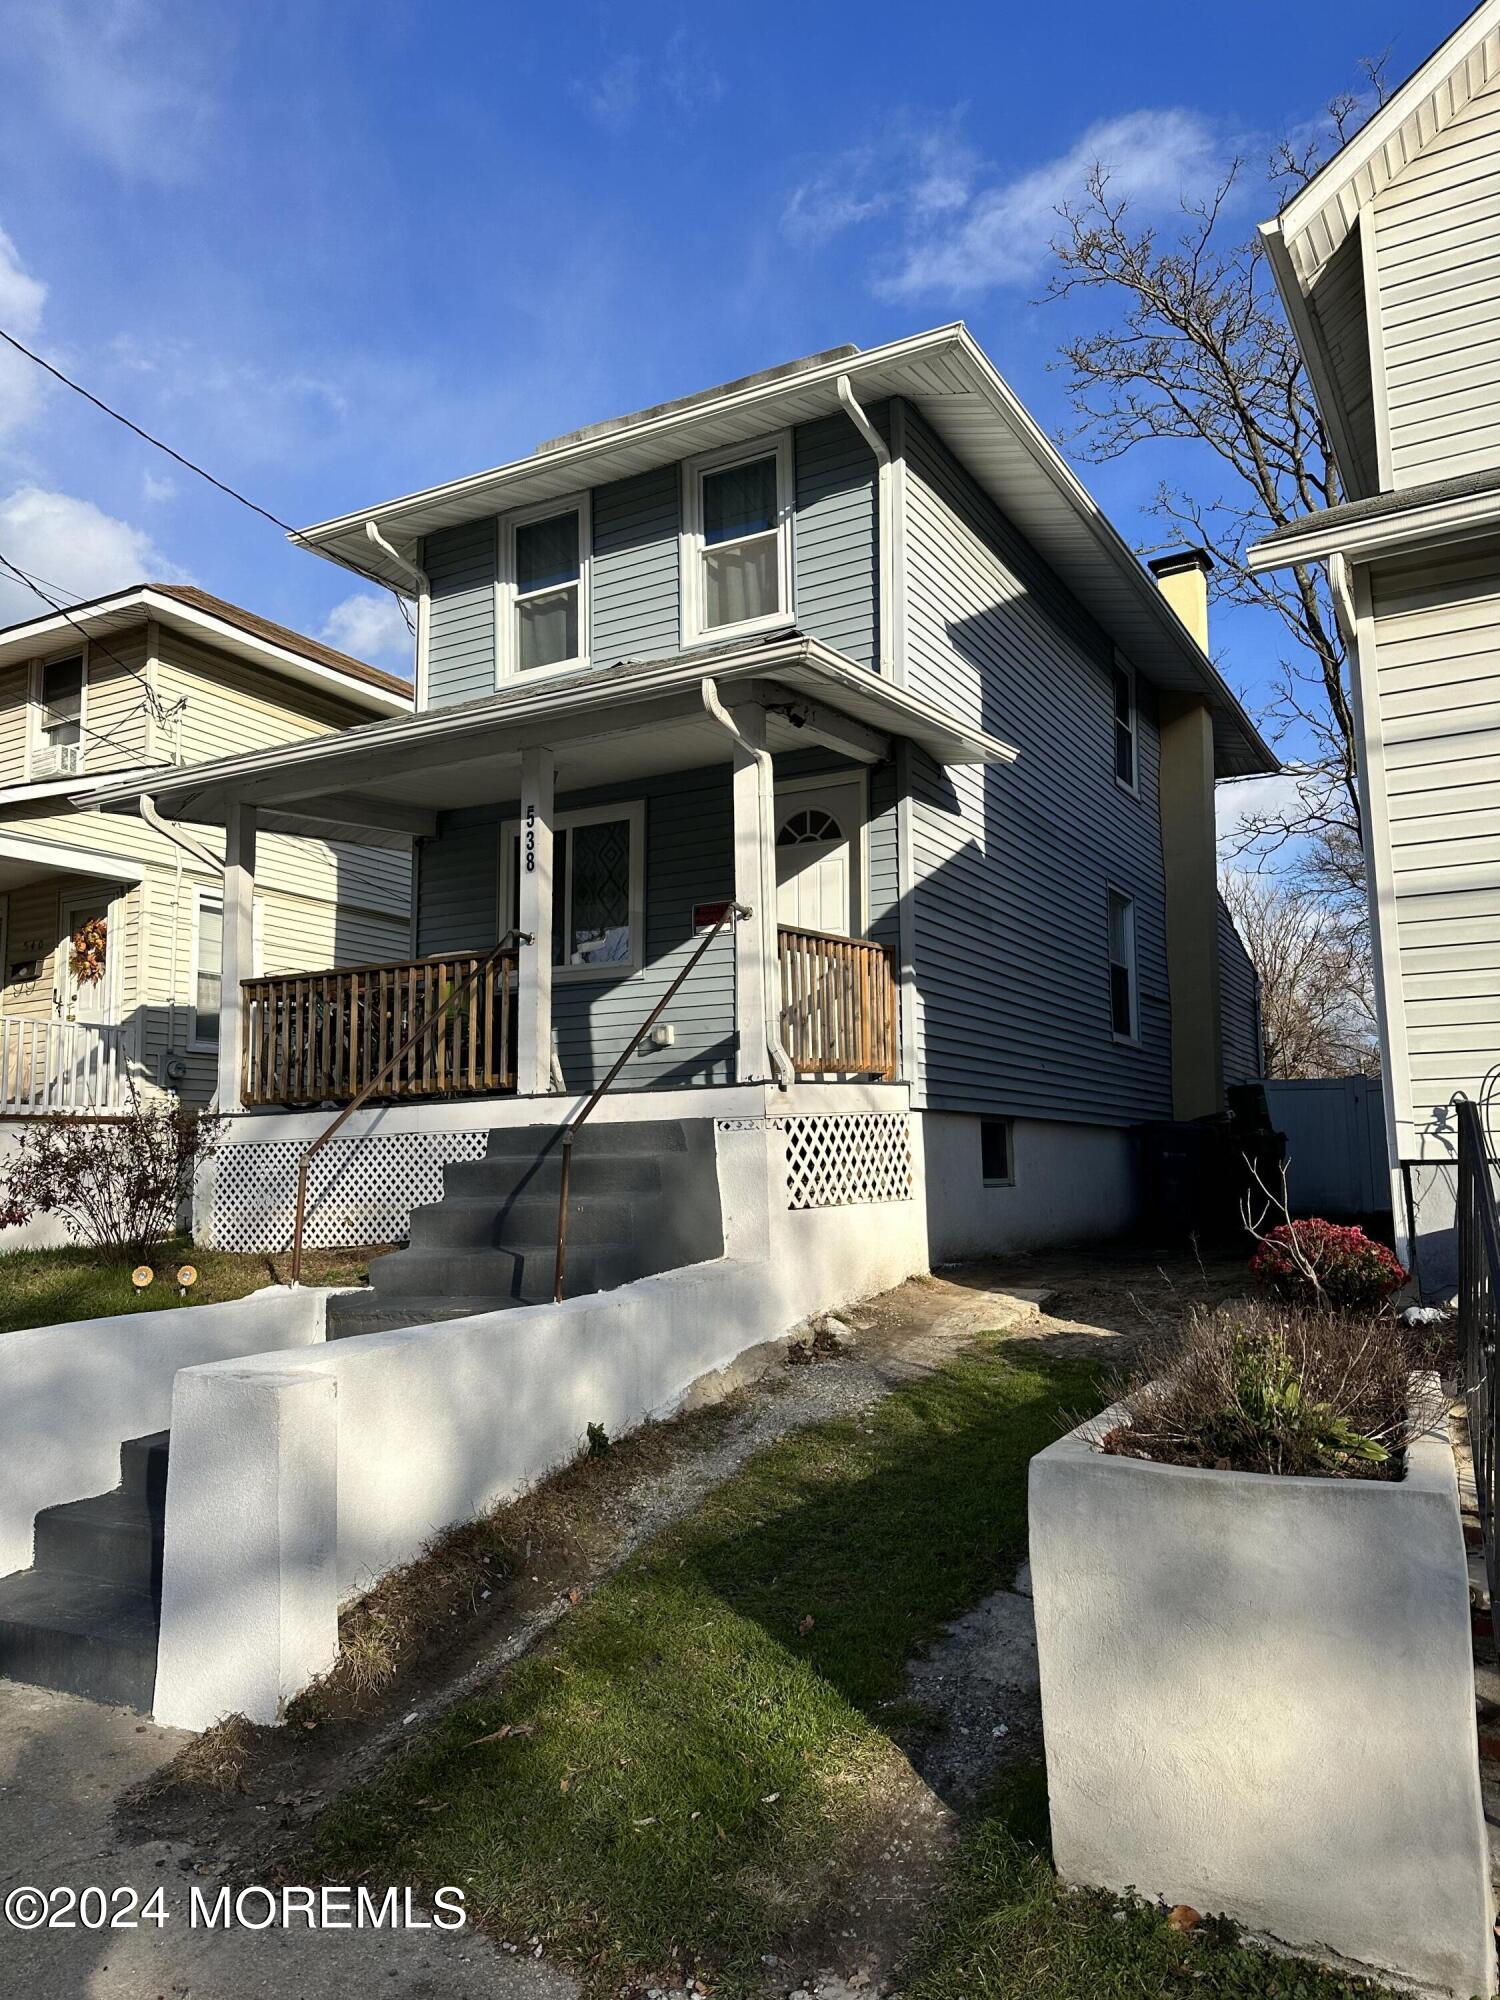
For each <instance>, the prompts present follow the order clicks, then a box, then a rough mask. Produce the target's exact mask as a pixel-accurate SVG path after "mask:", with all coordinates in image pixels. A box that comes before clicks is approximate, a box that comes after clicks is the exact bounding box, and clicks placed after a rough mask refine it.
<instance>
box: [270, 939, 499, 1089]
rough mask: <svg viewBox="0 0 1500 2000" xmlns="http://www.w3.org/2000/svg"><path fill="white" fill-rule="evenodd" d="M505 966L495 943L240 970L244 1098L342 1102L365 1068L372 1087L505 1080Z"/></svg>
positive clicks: (365, 1082)
mask: <svg viewBox="0 0 1500 2000" xmlns="http://www.w3.org/2000/svg"><path fill="white" fill-rule="evenodd" d="M515 971H516V953H515V951H514V950H507V951H505V952H503V953H501V954H498V955H496V954H493V953H491V954H486V953H483V952H467V953H463V954H460V955H458V956H453V957H439V958H412V959H404V960H402V961H401V962H400V963H399V964H395V965H354V966H346V967H344V968H343V969H342V970H340V971H337V972H303V973H291V974H286V975H283V976H280V977H277V978H261V979H247V980H246V981H245V982H244V986H243V992H244V996H245V1011H244V1041H243V1045H242V1055H241V1076H242V1078H243V1080H244V1086H243V1096H244V1101H245V1103H246V1104H247V1105H257V1104H322V1103H325V1102H329V1101H331V1102H333V1103H345V1102H347V1100H348V1099H350V1098H352V1097H357V1096H358V1095H359V1094H360V1093H361V1091H363V1090H365V1089H366V1088H367V1087H368V1086H369V1085H370V1084H372V1083H373V1082H374V1081H375V1080H376V1079H377V1078H379V1079H380V1091H379V1095H380V1096H382V1097H393V1098H402V1099H409V1098H435V1097H436V1098H442V1097H466V1096H485V1095H494V1094H496V1093H500V1092H505V1091H510V1090H514V1088H515V1075H516V1072H515V1048H514V1041H515V1026H514V1006H513V999H512V996H513V992H514V987H515ZM476 974H477V975H478V976H477V977H476ZM465 982H468V983H467V985H466V983H465ZM450 994H451V995H452V996H453V999H452V1003H451V1006H448V1007H447V1008H446V1010H445V996H447V995H450ZM434 1014H437V1015H439V1016H440V1018H439V1019H438V1020H437V1021H436V1022H435V1023H434V1024H433V1026H432V1028H431V1030H430V1032H427V1033H424V1034H422V1035H420V1036H417V1037H416V1039H414V1040H411V1045H410V1047H406V1048H403V1044H404V1043H406V1042H407V1041H408V1040H409V1039H410V1038H411V1037H412V1033H413V1030H414V1029H416V1028H417V1027H418V1026H419V1024H420V1023H421V1022H422V1021H423V1020H424V1019H427V1018H430V1017H431V1016H433V1015H434ZM387 1069H389V1072H390V1073H389V1075H384V1076H383V1075H382V1072H383V1071H385V1070H387Z"/></svg>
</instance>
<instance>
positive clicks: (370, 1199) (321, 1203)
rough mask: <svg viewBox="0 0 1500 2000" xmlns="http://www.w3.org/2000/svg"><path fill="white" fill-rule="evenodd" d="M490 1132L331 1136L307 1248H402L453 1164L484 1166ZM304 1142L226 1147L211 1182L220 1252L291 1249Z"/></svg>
mask: <svg viewBox="0 0 1500 2000" xmlns="http://www.w3.org/2000/svg"><path fill="white" fill-rule="evenodd" d="M488 1137H489V1135H488V1133H485V1132H396V1133H392V1134H391V1135H390V1136H389V1137H384V1138H370V1139H335V1140H334V1141H333V1143H332V1145H329V1146H325V1147H324V1149H323V1151H322V1152H321V1153H319V1154H318V1155H317V1157H316V1158H315V1159H314V1161H313V1163H312V1172H311V1175H310V1176H309V1183H308V1190H307V1241H308V1243H309V1245H311V1246H313V1247H315V1248H318V1249H346V1248H349V1247H350V1246H352V1245H355V1244H362V1243H397V1242H400V1241H401V1240H402V1239H403V1238H404V1237H405V1235H406V1232H407V1227H408V1225H409V1223H410V1221H411V1212H412V1210H413V1209H414V1208H421V1207H422V1206H423V1205H424V1204H425V1203H427V1202H433V1201H440V1200H441V1199H442V1193H443V1166H444V1163H445V1162H446V1161H448V1160H478V1159H481V1158H482V1157H483V1155H484V1149H485V1145H486V1142H487V1140H488ZM305 1150H306V1147H305V1144H304V1143H303V1142H300V1141H297V1140H292V1139H281V1140H270V1141H267V1142H266V1143H264V1144H262V1145H251V1146H225V1147H224V1148H223V1149H222V1150H221V1151H220V1153H219V1155H218V1159H217V1163H216V1164H217V1169H218V1171H217V1176H216V1179H215V1183H214V1242H215V1243H216V1244H217V1246H218V1247H219V1249H221V1250H268V1251H280V1250H286V1249H287V1248H289V1247H290V1244H291V1240H292V1225H293V1221H294V1219H295V1216H296V1207H297V1167H298V1163H299V1162H300V1160H301V1158H302V1155H303V1153H304V1151H305Z"/></svg>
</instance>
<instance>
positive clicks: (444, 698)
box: [423, 517, 498, 708]
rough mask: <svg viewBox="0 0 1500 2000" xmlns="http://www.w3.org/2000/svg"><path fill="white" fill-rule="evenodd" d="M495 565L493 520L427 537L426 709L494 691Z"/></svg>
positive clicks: (496, 553)
mask: <svg viewBox="0 0 1500 2000" xmlns="http://www.w3.org/2000/svg"><path fill="white" fill-rule="evenodd" d="M497 561H498V552H497V543H496V534H495V522H494V519H493V517H487V518H486V519H484V520H480V521H465V522H464V523H463V525H462V526H461V527H457V528H444V529H443V530H442V531H441V532H440V533H439V534H436V535H429V536H428V537H427V541H426V544H425V546H424V551H423V567H424V568H425V570H426V571H427V576H428V581H429V583H430V585H431V592H432V595H431V601H430V604H429V607H428V609H429V616H428V625H427V632H428V638H427V702H428V706H429V707H432V708H438V707H441V705H442V704H443V703H444V702H449V701H473V700H474V699H475V698H476V697H477V696H479V695H485V694H490V693H492V692H493V690H494V686H495V572H496V565H497Z"/></svg>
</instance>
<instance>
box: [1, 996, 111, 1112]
mask: <svg viewBox="0 0 1500 2000" xmlns="http://www.w3.org/2000/svg"><path fill="white" fill-rule="evenodd" d="M130 1055H131V1049H130V1030H129V1029H128V1028H126V1027H122V1026H120V1025H119V1024H118V1023H114V1022H105V1021H25V1020H8V1021H0V1118H26V1117H35V1116H38V1115H39V1114H40V1113H42V1112H45V1111H78V1112H84V1111H90V1112H92V1111H117V1110H118V1109H119V1108H120V1106H121V1105H123V1104H124V1103H125V1102H126V1100H127V1098H128V1096H129V1089H130Z"/></svg>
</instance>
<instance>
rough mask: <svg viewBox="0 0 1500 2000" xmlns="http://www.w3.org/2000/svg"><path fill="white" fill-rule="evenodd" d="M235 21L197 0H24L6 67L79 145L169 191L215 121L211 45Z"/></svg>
mask: <svg viewBox="0 0 1500 2000" xmlns="http://www.w3.org/2000/svg"><path fill="white" fill-rule="evenodd" d="M231 19H232V16H231V15H229V14H224V15H221V16H219V17H217V18H216V17H215V15H214V13H213V11H212V10H205V9H203V8H200V7H195V6H193V5H191V4H190V0H46V4H45V5H43V6H33V5H27V4H25V0H18V4H14V5H12V6H10V7H8V8H7V9H6V33H5V38H4V42H3V45H0V68H4V69H7V70H9V72H10V74H11V76H12V78H13V79H14V81H13V83H12V85H11V90H12V93H14V92H15V91H16V90H17V89H22V90H24V91H25V92H26V94H27V95H28V97H35V98H39V99H40V100H41V102H42V103H43V104H44V105H45V107H46V109H47V111H48V112H49V113H50V115H51V116H52V118H53V119H54V120H55V121H56V123H57V125H58V126H59V127H60V128H61V130H62V131H64V132H65V133H66V134H67V135H68V137H69V139H70V140H71V141H72V142H73V144H74V145H75V146H76V147H78V148H79V149H81V150H82V151H84V152H86V153H88V154H91V155H92V156H94V157H95V158H99V159H102V160H103V161H104V162H105V163H106V165H108V166H110V167H112V168H114V169H115V171H116V172H118V173H121V174H124V175H126V176H128V177H129V178H131V179H137V180H149V181H155V182H159V183H163V184H167V185H171V184H173V183H176V182H180V181H182V180H185V179H187V178H188V177H189V176H190V175H191V173H192V172H193V171H194V170H195V168H196V166H197V162H198V158H199V155H200V153H201V150H202V146H203V142H204V140H205V138H206V137H207V135H208V131H209V128H210V126H211V124H212V120H213V103H212V99H211V97H210V93H209V89H208V85H207V74H206V72H207V70H208V67H209V63H208V60H207V57H208V50H207V48H205V45H204V44H205V37H208V38H210V39H211V40H214V41H217V40H218V39H220V38H221V37H222V35H223V34H224V33H225V32H226V30H227V27H228V24H229V23H230V21H231Z"/></svg>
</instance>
